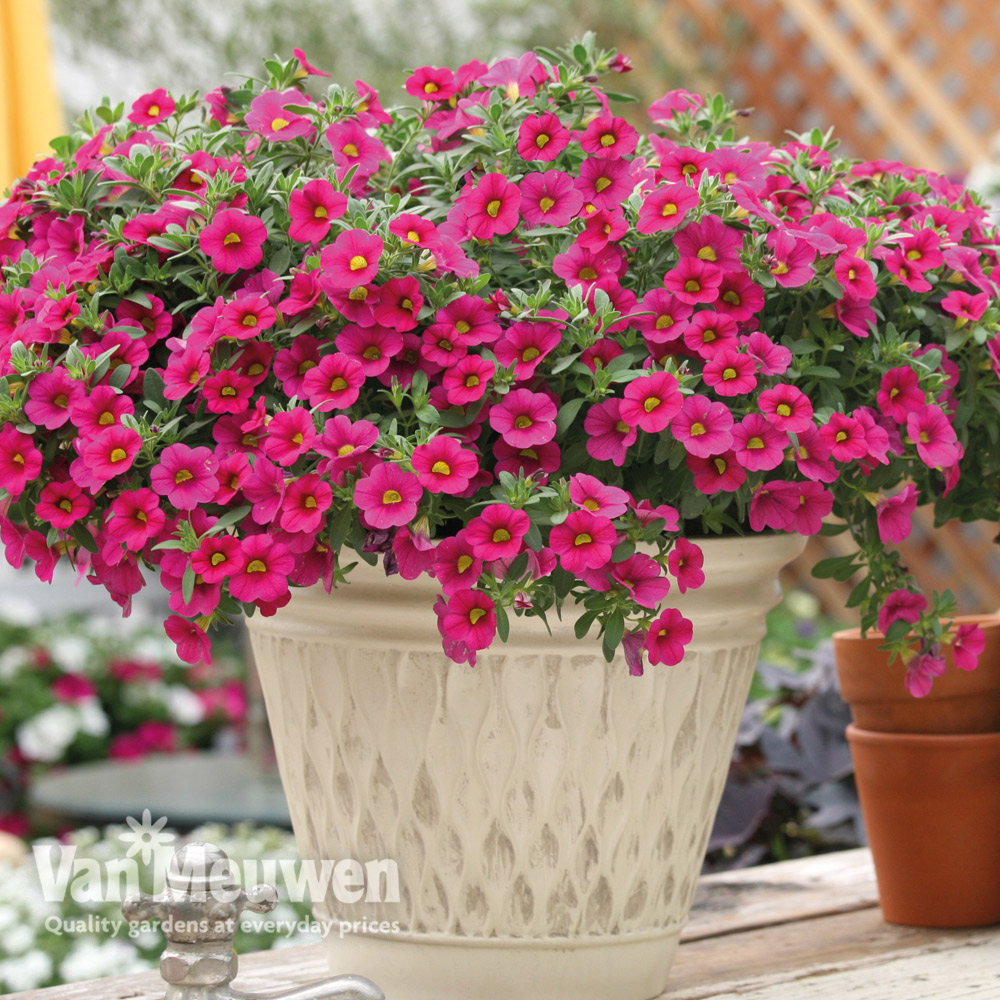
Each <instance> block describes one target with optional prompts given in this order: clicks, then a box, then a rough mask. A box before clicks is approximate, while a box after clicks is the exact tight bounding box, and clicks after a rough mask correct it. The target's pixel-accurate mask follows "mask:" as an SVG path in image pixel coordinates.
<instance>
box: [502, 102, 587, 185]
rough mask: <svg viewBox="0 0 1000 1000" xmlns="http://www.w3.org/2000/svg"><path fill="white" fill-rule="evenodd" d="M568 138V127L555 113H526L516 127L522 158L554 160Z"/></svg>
mask: <svg viewBox="0 0 1000 1000" xmlns="http://www.w3.org/2000/svg"><path fill="white" fill-rule="evenodd" d="M569 140H570V133H569V129H568V128H566V126H565V125H563V123H562V122H561V121H560V120H559V118H558V117H557V116H556V115H553V114H544V115H528V116H527V117H525V119H524V120H523V121H522V122H521V125H520V127H519V129H518V133H517V151H518V153H519V154H520V156H521V158H522V159H524V160H554V159H555V158H556V157H557V156H558V155H559V154H560V153H561V152H562V151H563V150H564V149H565V148H566V147H567V146H568V145H569ZM581 201H582V199H581Z"/></svg>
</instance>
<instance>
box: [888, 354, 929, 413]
mask: <svg viewBox="0 0 1000 1000" xmlns="http://www.w3.org/2000/svg"><path fill="white" fill-rule="evenodd" d="M877 399H878V407H879V409H880V410H881V411H882V412H883V413H887V414H888V415H889V416H890V417H892V419H893V420H895V421H896V423H897V424H905V423H906V421H907V418H908V417H909V415H910V413H912V412H913V411H914V410H919V409H920V407H922V406H924V404H925V403H926V402H927V397H926V396H925V395H924V391H923V389H921V388H920V382H919V380H918V378H917V373H916V372H915V371H914V370H913V369H912V368H908V367H903V368H891V369H889V371H887V372H886V373H885V374H884V375H883V376H882V384H881V386H880V387H879V390H878V396H877Z"/></svg>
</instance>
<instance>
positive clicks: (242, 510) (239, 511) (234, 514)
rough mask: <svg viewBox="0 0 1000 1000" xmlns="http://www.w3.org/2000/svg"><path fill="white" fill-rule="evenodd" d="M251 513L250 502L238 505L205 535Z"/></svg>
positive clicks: (240, 519) (234, 522)
mask: <svg viewBox="0 0 1000 1000" xmlns="http://www.w3.org/2000/svg"><path fill="white" fill-rule="evenodd" d="M146 378H149V375H148V374H147V375H146ZM249 513H250V505H249V504H245V505H244V506H242V507H237V508H236V510H231V511H228V512H227V513H225V514H223V515H222V517H220V518H219V520H218V521H216V522H215V524H213V525H212V527H211V528H209V529H208V531H206V532H205V535H217V534H218V533H219V532H220V531H224V530H225V529H226V528H228V527H229V526H230V525H231V524H236V522H237V521H242V520H243V518H245V517H246V516H247V514H249ZM203 537H204V536H203Z"/></svg>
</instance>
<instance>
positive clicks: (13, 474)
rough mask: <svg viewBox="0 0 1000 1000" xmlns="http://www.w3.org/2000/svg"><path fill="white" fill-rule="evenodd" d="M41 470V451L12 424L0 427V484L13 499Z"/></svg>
mask: <svg viewBox="0 0 1000 1000" xmlns="http://www.w3.org/2000/svg"><path fill="white" fill-rule="evenodd" d="M133 433H134V432H133ZM41 471H42V453H41V452H40V451H39V450H38V448H36V447H35V442H34V440H33V439H32V438H31V437H30V436H29V435H28V434H22V433H21V431H19V430H18V429H17V428H16V427H15V426H14V425H13V424H4V425H3V427H0V484H2V486H3V489H5V490H6V491H7V492H8V493H9V494H10V496H12V497H14V498H15V499H16V498H17V497H19V496H20V495H21V494H22V493H23V492H24V488H25V486H27V484H28V482H29V481H33V480H34V479H35V478H36V477H37V476H38V474H39V472H41Z"/></svg>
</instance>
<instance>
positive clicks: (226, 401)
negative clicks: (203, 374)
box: [201, 368, 254, 413]
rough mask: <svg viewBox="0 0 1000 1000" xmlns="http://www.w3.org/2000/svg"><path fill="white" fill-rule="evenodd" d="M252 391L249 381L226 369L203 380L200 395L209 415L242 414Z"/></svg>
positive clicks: (248, 403)
mask: <svg viewBox="0 0 1000 1000" xmlns="http://www.w3.org/2000/svg"><path fill="white" fill-rule="evenodd" d="M253 389H254V386H253V383H252V382H251V381H250V379H248V378H246V377H244V376H243V375H240V374H239V373H238V372H235V371H233V369H231V368H226V369H224V370H223V371H221V372H219V374H218V375H213V376H211V378H207V379H205V382H204V384H203V385H202V387H201V394H202V398H203V399H204V400H205V408H206V409H207V410H208V412H209V413H242V412H243V411H244V410H246V409H247V407H248V406H249V405H250V397H251V396H252V395H253Z"/></svg>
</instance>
